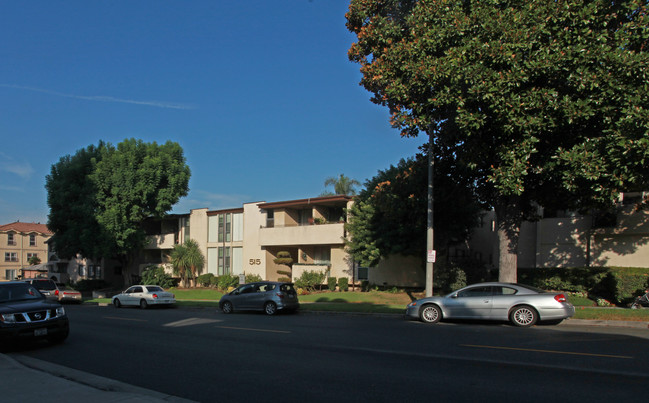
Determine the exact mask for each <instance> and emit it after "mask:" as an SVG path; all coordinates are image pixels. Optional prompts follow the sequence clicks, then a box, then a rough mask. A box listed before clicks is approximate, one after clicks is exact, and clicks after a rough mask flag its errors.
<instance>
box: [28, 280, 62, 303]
mask: <svg viewBox="0 0 649 403" xmlns="http://www.w3.org/2000/svg"><path fill="white" fill-rule="evenodd" d="M25 281H26V282H27V283H29V284H31V285H33V286H34V287H36V289H37V290H38V291H40V292H41V293H42V294H43V295H44V296H45V298H47V299H49V300H51V301H58V300H59V288H58V287H57V286H56V283H55V282H54V281H52V280H50V279H47V278H30V279H27V280H25Z"/></svg>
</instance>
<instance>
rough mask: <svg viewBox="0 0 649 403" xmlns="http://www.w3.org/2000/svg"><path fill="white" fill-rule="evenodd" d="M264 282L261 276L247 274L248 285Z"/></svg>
mask: <svg viewBox="0 0 649 403" xmlns="http://www.w3.org/2000/svg"><path fill="white" fill-rule="evenodd" d="M259 281H262V278H261V276H260V275H259V274H246V284H247V283H256V282H259Z"/></svg>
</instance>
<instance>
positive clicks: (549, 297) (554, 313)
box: [406, 283, 575, 327]
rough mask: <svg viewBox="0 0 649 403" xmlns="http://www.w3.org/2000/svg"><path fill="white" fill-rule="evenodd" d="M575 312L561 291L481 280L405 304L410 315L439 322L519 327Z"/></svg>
mask: <svg viewBox="0 0 649 403" xmlns="http://www.w3.org/2000/svg"><path fill="white" fill-rule="evenodd" d="M574 314H575V307H574V306H572V304H571V303H570V302H568V300H567V299H566V297H565V295H563V294H560V293H551V292H546V291H543V290H539V289H538V288H534V287H531V286H528V285H523V284H512V283H479V284H473V285H470V286H468V287H464V288H461V289H459V290H457V291H454V292H452V293H450V294H448V295H446V296H443V297H427V298H422V299H418V300H416V301H413V302H411V303H410V304H408V306H407V307H406V316H407V317H408V318H417V319H419V320H421V321H422V322H427V323H436V322H439V321H440V320H442V319H488V320H505V321H507V320H509V321H510V322H511V323H513V324H514V325H516V326H522V327H526V326H532V325H534V324H535V323H536V322H537V321H548V322H550V321H552V322H557V323H558V322H561V321H562V320H563V319H566V318H570V317H572V316H574Z"/></svg>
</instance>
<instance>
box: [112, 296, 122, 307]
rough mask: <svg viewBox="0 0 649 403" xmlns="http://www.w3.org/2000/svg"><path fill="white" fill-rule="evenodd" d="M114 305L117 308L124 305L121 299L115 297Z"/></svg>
mask: <svg viewBox="0 0 649 403" xmlns="http://www.w3.org/2000/svg"><path fill="white" fill-rule="evenodd" d="M113 306H114V307H115V308H121V307H122V303H121V302H119V299H117V298H115V299H114V300H113Z"/></svg>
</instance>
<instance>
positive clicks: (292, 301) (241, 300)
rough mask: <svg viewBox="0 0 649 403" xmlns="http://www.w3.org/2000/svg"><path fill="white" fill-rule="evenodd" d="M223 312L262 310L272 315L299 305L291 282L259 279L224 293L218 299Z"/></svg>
mask: <svg viewBox="0 0 649 403" xmlns="http://www.w3.org/2000/svg"><path fill="white" fill-rule="evenodd" d="M219 307H220V308H221V311H222V312H223V313H232V312H234V311H239V310H241V311H263V312H265V313H266V314H267V315H274V314H276V313H277V312H278V311H282V310H284V311H296V310H297V309H298V308H299V307H300V303H299V301H298V298H297V292H296V291H295V287H293V284H291V283H280V282H275V281H261V282H257V283H250V284H244V285H242V286H239V287H238V288H236V289H235V290H233V291H232V292H230V293H228V294H225V295H224V296H223V297H221V300H220V301H219Z"/></svg>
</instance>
